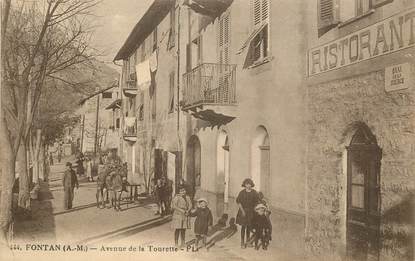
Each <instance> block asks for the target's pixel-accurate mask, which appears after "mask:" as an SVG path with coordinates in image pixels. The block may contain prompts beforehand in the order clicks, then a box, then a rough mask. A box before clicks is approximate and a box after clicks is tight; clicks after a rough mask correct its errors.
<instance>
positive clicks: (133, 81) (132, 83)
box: [125, 72, 137, 89]
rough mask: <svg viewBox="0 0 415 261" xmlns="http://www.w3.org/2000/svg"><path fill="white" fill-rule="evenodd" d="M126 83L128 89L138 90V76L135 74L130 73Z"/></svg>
mask: <svg viewBox="0 0 415 261" xmlns="http://www.w3.org/2000/svg"><path fill="white" fill-rule="evenodd" d="M125 83H126V85H127V86H126V88H127V89H137V74H136V73H135V72H133V73H130V74H129V75H128V79H126V81H125Z"/></svg>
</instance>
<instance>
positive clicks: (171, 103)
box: [168, 72, 174, 113]
mask: <svg viewBox="0 0 415 261" xmlns="http://www.w3.org/2000/svg"><path fill="white" fill-rule="evenodd" d="M168 110H169V113H173V112H174V72H171V73H170V75H169V107H168Z"/></svg>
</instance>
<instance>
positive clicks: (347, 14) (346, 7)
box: [317, 0, 393, 37]
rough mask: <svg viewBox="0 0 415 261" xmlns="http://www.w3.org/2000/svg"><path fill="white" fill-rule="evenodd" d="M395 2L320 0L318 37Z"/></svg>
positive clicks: (385, 0) (390, 0) (381, 0)
mask: <svg viewBox="0 0 415 261" xmlns="http://www.w3.org/2000/svg"><path fill="white" fill-rule="evenodd" d="M391 2H393V0H318V5H317V8H318V10H317V15H318V17H317V27H318V37H321V36H322V35H323V34H325V33H326V32H328V31H330V30H331V29H332V28H335V27H336V26H338V25H339V26H341V25H342V24H343V25H344V24H348V21H349V22H351V21H354V20H355V19H358V18H359V17H363V16H365V15H366V14H370V13H371V10H373V9H375V8H378V7H381V6H383V5H386V4H389V3H391Z"/></svg>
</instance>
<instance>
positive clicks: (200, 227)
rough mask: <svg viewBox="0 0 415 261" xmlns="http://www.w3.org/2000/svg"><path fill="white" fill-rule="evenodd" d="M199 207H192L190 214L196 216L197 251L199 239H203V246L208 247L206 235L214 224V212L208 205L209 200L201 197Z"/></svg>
mask: <svg viewBox="0 0 415 261" xmlns="http://www.w3.org/2000/svg"><path fill="white" fill-rule="evenodd" d="M197 203H198V207H197V209H192V210H191V211H190V213H189V216H191V217H196V220H195V227H194V229H195V235H196V251H197V250H198V248H199V241H200V240H202V241H203V246H204V247H206V237H207V233H208V230H209V227H210V226H212V224H213V217H212V212H211V211H210V209H209V208H208V207H207V205H208V202H207V200H206V199H204V198H200V199H199V200H198V201H197Z"/></svg>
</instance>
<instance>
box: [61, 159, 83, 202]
mask: <svg viewBox="0 0 415 261" xmlns="http://www.w3.org/2000/svg"><path fill="white" fill-rule="evenodd" d="M62 185H63V191H64V197H63V207H64V208H65V210H67V209H71V208H72V201H73V197H74V190H75V186H76V188H77V189H78V188H79V183H78V178H77V177H76V174H75V171H74V170H73V169H72V163H70V162H66V170H65V172H64V174H63V179H62Z"/></svg>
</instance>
